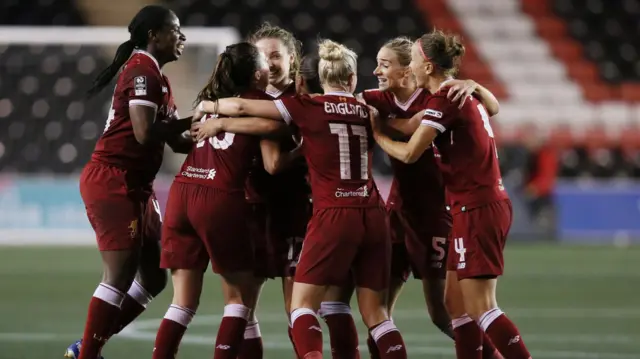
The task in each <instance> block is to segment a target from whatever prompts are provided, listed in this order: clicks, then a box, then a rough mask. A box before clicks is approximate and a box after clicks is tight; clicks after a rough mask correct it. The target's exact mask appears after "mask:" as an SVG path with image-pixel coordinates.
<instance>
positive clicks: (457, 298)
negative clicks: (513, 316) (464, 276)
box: [444, 271, 502, 359]
mask: <svg viewBox="0 0 640 359" xmlns="http://www.w3.org/2000/svg"><path fill="white" fill-rule="evenodd" d="M444 303H445V307H446V309H447V312H448V313H449V316H450V318H451V327H452V329H453V332H454V340H455V346H456V357H457V358H458V359H467V358H471V359H480V358H482V359H502V355H500V353H499V352H498V351H497V350H496V348H495V347H494V345H493V343H492V342H491V339H489V337H488V336H487V335H486V334H485V333H483V332H482V329H481V328H480V327H479V326H478V324H477V323H476V321H475V320H474V319H473V318H472V317H471V316H470V315H469V314H467V313H468V312H467V308H466V307H465V300H464V297H463V293H462V290H461V287H460V282H459V281H458V274H457V273H456V271H447V278H446V280H445V291H444ZM480 347H482V350H478V348H480Z"/></svg>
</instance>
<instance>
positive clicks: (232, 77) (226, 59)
mask: <svg viewBox="0 0 640 359" xmlns="http://www.w3.org/2000/svg"><path fill="white" fill-rule="evenodd" d="M259 66H260V51H259V50H258V48H257V47H256V46H255V45H253V44H251V43H249V42H239V43H237V44H233V45H229V46H227V48H226V49H225V50H224V52H223V53H221V54H220V56H218V63H216V68H215V70H213V73H212V74H211V77H210V78H209V81H208V82H207V85H206V86H205V87H204V88H203V89H202V90H201V91H200V93H199V94H198V98H197V100H196V101H195V105H196V106H197V105H198V103H199V102H200V101H204V100H209V101H211V100H217V99H220V98H224V97H232V96H235V95H238V94H240V93H242V92H245V91H247V90H250V89H251V88H252V86H253V82H254V74H255V72H256V71H257V70H258V67H259Z"/></svg>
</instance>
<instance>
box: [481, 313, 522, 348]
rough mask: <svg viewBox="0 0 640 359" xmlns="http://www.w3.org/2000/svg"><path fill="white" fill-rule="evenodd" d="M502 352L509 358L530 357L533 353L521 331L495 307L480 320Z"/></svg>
mask: <svg viewBox="0 0 640 359" xmlns="http://www.w3.org/2000/svg"><path fill="white" fill-rule="evenodd" d="M478 323H480V326H481V327H482V329H483V330H484V331H485V332H487V335H489V337H490V338H491V341H492V342H493V344H494V345H495V346H496V348H498V350H499V351H500V353H501V354H502V355H503V356H504V357H505V358H509V359H530V358H531V354H530V353H529V350H527V347H526V346H525V345H524V341H523V340H522V337H521V336H520V332H519V331H518V328H517V327H516V325H515V324H513V322H512V321H511V320H510V319H509V318H507V316H506V315H505V314H504V313H503V312H502V311H501V310H500V308H494V309H491V310H490V311H488V312H486V313H484V314H483V315H481V316H480V319H479V320H478Z"/></svg>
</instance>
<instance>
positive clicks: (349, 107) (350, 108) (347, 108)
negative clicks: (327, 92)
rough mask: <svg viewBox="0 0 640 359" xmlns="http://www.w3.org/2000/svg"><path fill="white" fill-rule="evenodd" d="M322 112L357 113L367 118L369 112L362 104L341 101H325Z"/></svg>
mask: <svg viewBox="0 0 640 359" xmlns="http://www.w3.org/2000/svg"><path fill="white" fill-rule="evenodd" d="M324 112H325V113H331V114H333V113H337V114H340V115H357V116H359V117H360V118H369V113H368V112H367V110H366V109H365V108H364V107H363V106H362V105H356V104H352V103H347V102H342V103H333V102H325V103H324Z"/></svg>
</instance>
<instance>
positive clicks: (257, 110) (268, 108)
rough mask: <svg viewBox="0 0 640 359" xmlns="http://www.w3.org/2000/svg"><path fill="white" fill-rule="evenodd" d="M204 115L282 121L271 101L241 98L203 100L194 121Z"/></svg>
mask: <svg viewBox="0 0 640 359" xmlns="http://www.w3.org/2000/svg"><path fill="white" fill-rule="evenodd" d="M206 113H213V114H217V113H219V114H222V115H225V116H231V117H238V116H256V117H264V118H270V119H273V120H282V115H280V111H278V108H277V107H276V105H275V103H274V102H273V101H269V100H248V99H243V98H237V97H234V98H222V99H219V100H218V101H209V100H205V101H202V102H200V104H199V105H198V107H197V108H196V112H195V114H194V119H196V118H197V119H198V120H199V119H200V118H202V116H203V115H204V114H206Z"/></svg>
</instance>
